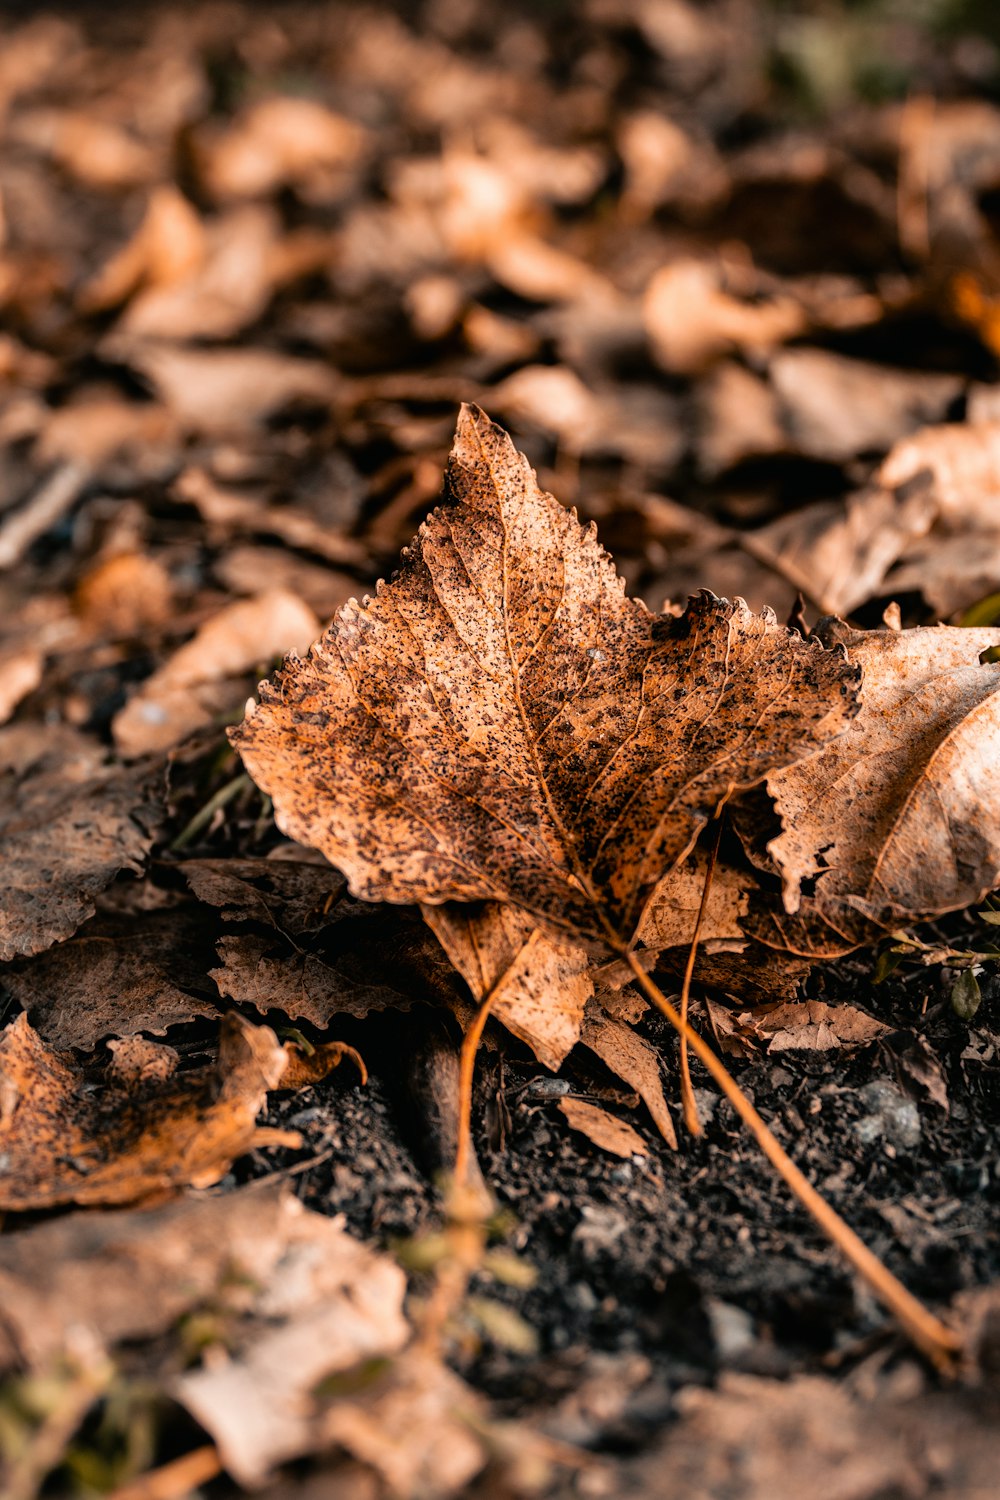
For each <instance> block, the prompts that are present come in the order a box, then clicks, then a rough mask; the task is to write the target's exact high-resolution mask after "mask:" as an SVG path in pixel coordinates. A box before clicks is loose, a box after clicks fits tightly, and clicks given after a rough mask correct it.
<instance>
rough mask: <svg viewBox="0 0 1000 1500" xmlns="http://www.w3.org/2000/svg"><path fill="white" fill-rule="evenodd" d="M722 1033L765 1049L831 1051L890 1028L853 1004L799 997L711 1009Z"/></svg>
mask: <svg viewBox="0 0 1000 1500" xmlns="http://www.w3.org/2000/svg"><path fill="white" fill-rule="evenodd" d="M713 1015H714V1016H715V1020H716V1025H717V1028H718V1030H719V1031H720V1033H721V1034H722V1035H730V1034H735V1035H738V1036H739V1037H741V1038H743V1039H745V1040H747V1041H758V1042H764V1043H766V1045H767V1050H768V1052H832V1051H834V1050H836V1049H848V1050H849V1049H851V1048H854V1047H869V1046H871V1044H872V1043H873V1042H877V1041H878V1040H879V1038H880V1037H883V1036H886V1035H888V1033H889V1031H890V1029H891V1028H890V1027H888V1026H886V1025H885V1024H884V1023H883V1022H882V1021H877V1020H876V1019H875V1017H874V1016H869V1015H866V1013H865V1012H864V1011H863V1010H859V1008H858V1007H857V1006H856V1005H847V1004H840V1005H827V1004H825V1003H824V1002H823V1001H822V1000H803V1001H801V1002H799V1003H797V1004H791V1005H761V1006H758V1007H757V1008H756V1009H755V1010H747V1011H742V1012H735V1011H723V1010H722V1008H721V1006H720V1007H716V1009H715V1011H714V1012H713Z"/></svg>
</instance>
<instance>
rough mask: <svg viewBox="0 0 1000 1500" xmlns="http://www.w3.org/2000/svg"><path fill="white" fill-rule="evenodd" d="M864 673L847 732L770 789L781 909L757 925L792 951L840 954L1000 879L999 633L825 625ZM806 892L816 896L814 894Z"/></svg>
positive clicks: (776, 778) (965, 900)
mask: <svg viewBox="0 0 1000 1500" xmlns="http://www.w3.org/2000/svg"><path fill="white" fill-rule="evenodd" d="M822 635H823V639H824V640H825V641H826V642H827V643H828V644H830V645H833V644H840V645H842V646H844V647H845V648H846V651H847V654H848V656H849V657H850V659H851V661H853V662H855V663H856V664H857V665H858V666H860V667H861V668H862V670H863V673H864V675H863V679H862V686H861V709H860V712H859V713H858V716H857V718H856V719H855V720H854V722H853V723H852V725H851V726H850V728H849V729H848V731H847V732H846V734H844V735H843V736H842V737H841V738H840V739H838V740H836V741H834V742H831V744H829V745H828V746H827V747H826V748H825V749H824V750H822V751H821V752H820V753H819V754H818V755H816V756H813V757H812V758H810V759H809V760H807V761H805V762H803V763H802V764H800V765H798V766H793V767H789V768H787V769H785V770H784V771H780V772H775V773H774V774H773V775H771V776H769V777H768V779H767V789H768V792H769V793H770V795H771V797H772V798H773V799H774V805H775V809H776V812H777V814H778V816H779V817H780V819H781V823H782V831H781V832H780V833H779V834H778V835H777V837H775V838H773V839H772V840H771V842H770V843H769V844H768V851H769V854H770V857H771V858H772V859H773V861H774V865H775V867H776V868H777V870H778V871H779V872H780V874H781V877H782V882H783V901H784V911H777V910H776V911H774V912H773V913H769V914H768V915H767V916H759V915H758V916H756V917H755V918H754V922H753V926H754V930H755V932H756V933H757V935H759V936H760V937H761V938H762V939H763V940H764V941H767V942H770V943H773V944H774V945H775V946H779V947H786V948H789V949H791V951H793V952H798V953H805V954H816V955H819V954H822V953H830V952H844V951H847V950H849V949H850V948H853V947H857V946H858V944H860V943H862V942H864V941H866V939H867V938H869V937H870V936H871V935H872V934H873V933H874V932H877V931H878V929H879V928H884V927H886V926H889V927H893V926H901V925H904V924H905V923H907V922H912V921H916V920H920V919H924V918H928V917H932V916H937V915H940V914H941V913H943V912H947V911H957V910H960V909H962V908H963V907H966V906H969V905H971V904H972V903H973V902H974V901H977V900H979V899H980V898H981V897H982V896H983V895H985V894H986V893H987V892H988V891H991V890H993V889H994V888H995V887H996V885H997V884H998V883H1000V810H998V809H1000V802H998V799H997V786H996V783H997V768H998V766H1000V666H998V665H997V664H995V663H985V664H984V663H981V662H980V661H979V656H980V653H981V652H983V651H985V650H988V649H989V648H991V647H994V646H997V645H1000V631H997V630H985V629H984V630H961V629H955V628H952V627H950V626H947V625H938V626H934V627H929V628H926V629H916V630H906V631H898V630H891V629H884V630H872V631H861V630H853V629H851V628H850V627H848V626H846V625H844V624H843V623H842V622H841V621H833V622H830V623H828V624H827V625H826V626H825V628H824V629H823V631H822ZM810 884H811V888H812V889H811V894H808V895H807V894H805V890H806V889H808V888H809V885H810Z"/></svg>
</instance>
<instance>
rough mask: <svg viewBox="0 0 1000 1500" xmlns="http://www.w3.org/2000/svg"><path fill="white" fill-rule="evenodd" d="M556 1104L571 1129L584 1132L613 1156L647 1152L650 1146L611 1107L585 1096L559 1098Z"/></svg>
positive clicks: (582, 1133) (639, 1154)
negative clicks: (589, 1099)
mask: <svg viewBox="0 0 1000 1500" xmlns="http://www.w3.org/2000/svg"><path fill="white" fill-rule="evenodd" d="M559 1108H560V1109H561V1110H562V1112H563V1114H564V1115H565V1116H566V1118H567V1120H568V1121H569V1123H570V1125H571V1126H572V1127H573V1129H574V1130H578V1131H579V1132H580V1134H581V1135H585V1136H586V1137H587V1139H588V1141H592V1142H593V1144H594V1145H595V1146H598V1147H599V1148H600V1149H601V1150H602V1151H609V1152H610V1153H611V1155H612V1156H624V1157H625V1158H626V1159H628V1158H629V1157H632V1156H648V1155H649V1147H648V1146H647V1145H646V1142H645V1141H644V1140H643V1138H642V1136H641V1135H640V1134H639V1132H638V1131H637V1130H633V1128H632V1126H631V1125H630V1124H629V1123H628V1121H627V1120H620V1119H619V1118H618V1116H617V1115H613V1114H611V1112H610V1110H606V1109H602V1108H601V1107H600V1105H599V1104H589V1103H588V1102H587V1100H586V1099H572V1098H569V1099H560V1100H559Z"/></svg>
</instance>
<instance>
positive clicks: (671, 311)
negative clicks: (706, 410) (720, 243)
mask: <svg viewBox="0 0 1000 1500" xmlns="http://www.w3.org/2000/svg"><path fill="white" fill-rule="evenodd" d="M720 280H721V276H720V269H719V267H717V266H715V265H713V264H712V263H711V262H709V261H702V260H676V261H674V262H672V263H671V264H670V265H667V266H664V267H663V268H662V270H660V271H658V272H657V273H656V275H655V276H654V277H653V279H652V281H651V282H650V283H649V286H648V287H647V288H646V296H645V302H644V305H643V311H644V316H645V320H646V328H647V330H648V332H649V338H650V342H651V343H652V346H653V353H654V355H655V356H656V359H657V361H658V363H659V364H661V365H662V366H663V368H664V369H665V370H669V371H671V373H673V374H679V375H689V374H697V373H698V371H700V370H702V369H704V368H705V366H706V365H709V364H711V363H712V362H713V361H714V360H716V359H719V358H721V357H722V356H723V355H725V354H729V353H731V352H732V350H733V349H734V348H737V349H741V350H744V351H748V352H758V353H759V352H761V351H763V350H767V349H770V348H773V346H774V345H775V344H781V343H784V341H785V340H786V339H789V338H793V337H794V336H795V334H797V333H802V332H803V330H804V328H805V322H806V320H805V316H804V314H803V311H802V309H801V307H799V306H798V304H797V303H795V302H793V301H792V300H791V299H790V298H784V299H781V300H778V301H773V302H759V303H753V302H742V301H740V300H739V299H738V298H737V297H734V296H732V295H731V294H730V293H729V292H727V291H725V290H723V288H722V286H721V285H720Z"/></svg>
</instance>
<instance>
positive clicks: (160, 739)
mask: <svg viewBox="0 0 1000 1500" xmlns="http://www.w3.org/2000/svg"><path fill="white" fill-rule="evenodd" d="M318 624H319V621H318V620H317V619H316V616H315V615H314V614H313V612H312V610H311V609H309V608H308V607H307V606H306V605H305V604H303V603H302V600H301V599H297V598H296V597H295V595H294V594H287V593H285V591H284V590H283V589H269V590H268V591H267V592H266V593H261V594H257V595H255V597H254V598H252V599H241V600H239V601H238V602H237V603H236V604H229V605H227V606H226V608H225V609H221V610H220V611H219V613H218V614H217V615H213V616H212V618H211V619H210V620H208V621H207V622H206V623H205V624H204V625H202V626H201V628H200V629H199V631H198V632H197V634H196V635H195V636H194V638H193V639H192V640H190V641H188V642H187V643H186V645H183V646H181V648H180V650H178V651H176V652H175V653H174V655H173V656H171V657H170V658H169V660H168V661H166V662H165V663H164V664H163V666H162V667H159V668H158V669H157V670H156V671H155V672H154V673H153V675H152V677H149V678H147V679H146V681H145V682H144V683H143V684H142V686H141V687H140V689H139V691H138V692H137V693H135V694H134V695H133V697H131V698H130V699H129V701H128V703H127V704H126V705H125V707H124V708H123V709H120V710H119V712H118V713H117V714H116V715H115V718H114V722H113V724H112V730H113V732H114V737H115V743H116V745H117V746H118V748H119V750H120V751H121V752H122V754H123V755H128V756H136V755H146V754H149V753H151V752H152V751H155V750H168V749H169V748H170V747H171V746H172V745H176V744H178V742H179V741H180V740H182V739H184V738H185V736H186V735H188V734H190V733H191V732H192V731H193V730H195V729H200V728H201V726H202V725H203V724H207V723H210V722H211V720H212V718H213V717H214V716H215V715H216V714H218V713H220V712H224V711H225V709H226V707H227V706H229V704H230V703H231V701H232V692H231V691H230V692H229V693H228V696H227V692H226V687H225V684H226V682H227V680H228V679H232V678H239V677H242V676H245V674H246V673H247V672H250V671H252V670H253V669H254V668H255V667H259V666H264V665H265V664H266V663H267V662H268V661H271V660H273V658H274V657H276V656H281V655H283V654H284V653H285V652H286V651H293V650H305V648H306V646H307V645H308V644H309V642H310V641H311V640H312V638H313V636H314V635H315V633H316V629H317V627H318Z"/></svg>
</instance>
